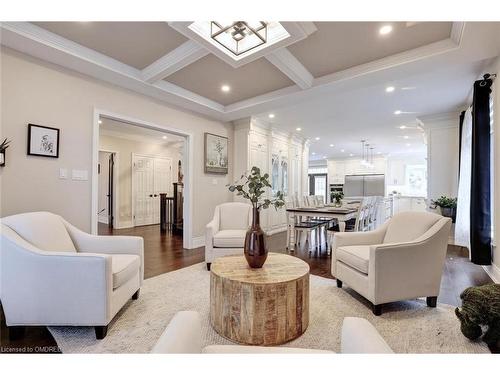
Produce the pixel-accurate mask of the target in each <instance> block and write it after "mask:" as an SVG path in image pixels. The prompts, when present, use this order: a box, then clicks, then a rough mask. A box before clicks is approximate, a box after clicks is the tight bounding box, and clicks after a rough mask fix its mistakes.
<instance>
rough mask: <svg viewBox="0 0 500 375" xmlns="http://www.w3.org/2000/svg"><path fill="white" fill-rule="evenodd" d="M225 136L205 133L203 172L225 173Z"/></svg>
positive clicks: (226, 160) (226, 158) (226, 164)
mask: <svg viewBox="0 0 500 375" xmlns="http://www.w3.org/2000/svg"><path fill="white" fill-rule="evenodd" d="M227 155H228V154H227V137H222V136H220V135H215V134H211V133H205V173H218V174H227V169H228V157H227Z"/></svg>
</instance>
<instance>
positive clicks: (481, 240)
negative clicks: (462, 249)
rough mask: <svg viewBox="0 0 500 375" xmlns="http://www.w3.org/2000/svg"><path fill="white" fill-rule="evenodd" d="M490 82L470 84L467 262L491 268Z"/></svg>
mask: <svg viewBox="0 0 500 375" xmlns="http://www.w3.org/2000/svg"><path fill="white" fill-rule="evenodd" d="M491 84H492V81H491V80H490V79H485V80H481V81H476V82H475V83H474V99H473V103H472V170H471V178H472V180H471V200H470V237H471V238H470V240H471V241H470V242H471V249H470V250H471V261H472V262H473V263H476V264H482V265H487V264H491V212H490V210H491V204H490V203H491V202H490V197H491V192H490V93H491Z"/></svg>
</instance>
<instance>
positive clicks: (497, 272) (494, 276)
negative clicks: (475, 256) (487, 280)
mask: <svg viewBox="0 0 500 375" xmlns="http://www.w3.org/2000/svg"><path fill="white" fill-rule="evenodd" d="M483 268H484V270H485V271H486V273H487V274H488V276H489V277H491V280H493V281H494V282H495V283H497V284H498V283H500V268H498V267H497V266H496V265H494V264H492V265H491V266H483Z"/></svg>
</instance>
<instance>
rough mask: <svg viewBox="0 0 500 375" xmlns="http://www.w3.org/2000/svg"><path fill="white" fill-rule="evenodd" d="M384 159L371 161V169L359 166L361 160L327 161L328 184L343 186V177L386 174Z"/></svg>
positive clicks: (385, 161)
mask: <svg viewBox="0 0 500 375" xmlns="http://www.w3.org/2000/svg"><path fill="white" fill-rule="evenodd" d="M386 169H387V160H386V158H383V157H379V158H374V159H373V168H370V167H367V166H366V165H363V164H361V159H359V158H355V159H342V160H328V183H329V184H344V183H345V176H347V175H359V174H386V173H387V171H386Z"/></svg>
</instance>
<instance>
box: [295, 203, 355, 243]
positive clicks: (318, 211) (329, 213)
mask: <svg viewBox="0 0 500 375" xmlns="http://www.w3.org/2000/svg"><path fill="white" fill-rule="evenodd" d="M357 212H358V209H357V208H356V207H352V206H351V207H349V206H343V207H335V206H332V205H324V206H320V207H295V208H287V210H286V215H287V223H288V225H287V227H288V228H287V230H288V235H287V238H288V246H287V248H288V250H289V251H291V252H293V251H295V242H296V239H295V222H296V218H297V217H315V218H318V217H319V218H331V219H335V220H336V221H337V223H338V226H339V230H340V232H344V231H345V222H346V221H348V220H350V219H354V218H355V217H356V214H357Z"/></svg>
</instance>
